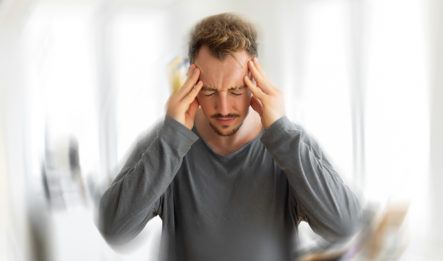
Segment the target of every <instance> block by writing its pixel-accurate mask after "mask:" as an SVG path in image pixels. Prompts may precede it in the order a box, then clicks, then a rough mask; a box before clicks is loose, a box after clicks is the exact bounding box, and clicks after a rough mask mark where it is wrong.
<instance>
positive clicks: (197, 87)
mask: <svg viewBox="0 0 443 261" xmlns="http://www.w3.org/2000/svg"><path fill="white" fill-rule="evenodd" d="M202 87H203V82H202V81H198V83H197V85H195V86H194V88H193V89H192V90H190V92H189V93H188V95H186V96H185V98H184V99H183V101H185V102H187V103H191V102H192V101H193V100H194V99H195V97H197V94H198V93H199V92H200V90H201V88H202Z"/></svg>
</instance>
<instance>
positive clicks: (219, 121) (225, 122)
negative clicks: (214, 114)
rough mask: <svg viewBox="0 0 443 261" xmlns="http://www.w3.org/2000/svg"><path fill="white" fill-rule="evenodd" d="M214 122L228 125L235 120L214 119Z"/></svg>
mask: <svg viewBox="0 0 443 261" xmlns="http://www.w3.org/2000/svg"><path fill="white" fill-rule="evenodd" d="M215 120H216V121H217V122H218V123H219V124H221V125H229V124H231V123H232V122H233V121H234V120H235V118H216V119H215Z"/></svg>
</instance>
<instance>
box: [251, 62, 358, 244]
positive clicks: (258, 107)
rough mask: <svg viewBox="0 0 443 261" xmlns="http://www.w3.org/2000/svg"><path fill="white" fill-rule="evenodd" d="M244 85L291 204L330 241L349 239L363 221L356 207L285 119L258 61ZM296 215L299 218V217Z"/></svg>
mask: <svg viewBox="0 0 443 261" xmlns="http://www.w3.org/2000/svg"><path fill="white" fill-rule="evenodd" d="M248 68H249V71H250V72H251V73H252V76H253V78H254V79H255V82H253V81H252V80H251V79H250V78H249V77H248V76H245V77H244V81H245V83H246V85H247V86H248V88H249V90H250V91H251V92H252V94H253V96H252V99H251V106H252V108H253V109H254V110H255V111H257V112H258V113H259V114H260V117H261V121H262V125H263V127H264V128H265V129H266V131H265V134H264V135H263V137H262V142H263V143H264V144H265V146H266V147H267V149H268V151H269V152H270V153H271V155H272V157H273V159H274V160H275V161H276V162H277V165H278V166H279V167H280V169H281V170H282V171H283V172H284V173H285V174H286V176H287V178H288V182H289V185H290V192H291V199H295V200H296V204H295V205H296V206H294V207H295V208H296V209H297V212H300V211H301V212H303V216H304V218H305V219H307V221H308V223H309V224H310V226H311V227H312V228H313V230H314V231H316V232H317V233H319V234H320V235H322V236H323V237H325V238H326V239H329V240H333V239H336V238H341V237H345V236H349V235H350V234H352V233H353V232H354V230H355V228H356V227H357V225H358V223H359V222H360V219H361V209H360V204H359V202H358V199H357V198H356V196H355V195H354V194H353V193H352V191H351V190H350V189H349V188H348V187H346V186H345V185H344V184H343V181H342V180H341V178H340V176H339V175H338V174H337V172H336V171H335V170H334V168H333V167H332V166H331V164H330V163H329V162H328V160H327V159H326V158H325V156H324V155H323V153H322V151H321V150H320V148H319V146H318V145H317V143H316V142H315V141H314V140H313V139H312V138H311V137H309V135H308V134H307V133H306V132H305V131H304V130H303V129H302V128H301V127H300V126H297V125H294V124H292V123H291V122H289V120H288V119H287V118H286V116H285V112H284V98H283V93H282V92H281V91H280V90H279V89H278V88H276V87H275V86H274V85H273V84H272V83H271V82H270V81H269V80H268V79H267V77H266V75H265V73H264V72H263V69H262V68H261V66H260V64H259V63H258V61H257V59H256V58H253V59H252V60H251V61H249V62H248ZM298 215H300V213H298Z"/></svg>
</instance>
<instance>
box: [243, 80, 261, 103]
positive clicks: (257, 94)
mask: <svg viewBox="0 0 443 261" xmlns="http://www.w3.org/2000/svg"><path fill="white" fill-rule="evenodd" d="M244 81H245V83H246V86H248V88H249V90H251V92H252V94H253V95H254V96H255V97H257V98H258V99H260V100H261V99H263V96H264V95H265V94H264V93H263V91H262V90H261V89H260V88H258V87H257V85H255V84H254V83H253V82H252V81H251V79H249V77H248V76H245V78H244Z"/></svg>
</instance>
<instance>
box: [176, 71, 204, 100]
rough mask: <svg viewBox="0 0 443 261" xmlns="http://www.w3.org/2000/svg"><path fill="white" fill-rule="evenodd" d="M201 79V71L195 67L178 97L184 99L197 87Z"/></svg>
mask: <svg viewBox="0 0 443 261" xmlns="http://www.w3.org/2000/svg"><path fill="white" fill-rule="evenodd" d="M199 77H200V69H198V68H197V67H195V66H194V70H193V71H192V72H191V75H190V76H189V77H188V78H187V79H186V81H185V83H184V84H183V85H182V86H181V87H180V89H178V90H177V95H178V96H179V97H180V98H183V97H184V96H185V95H186V94H187V93H188V92H189V91H190V90H191V89H192V87H194V86H195V84H196V83H197V81H198V78H199Z"/></svg>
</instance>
